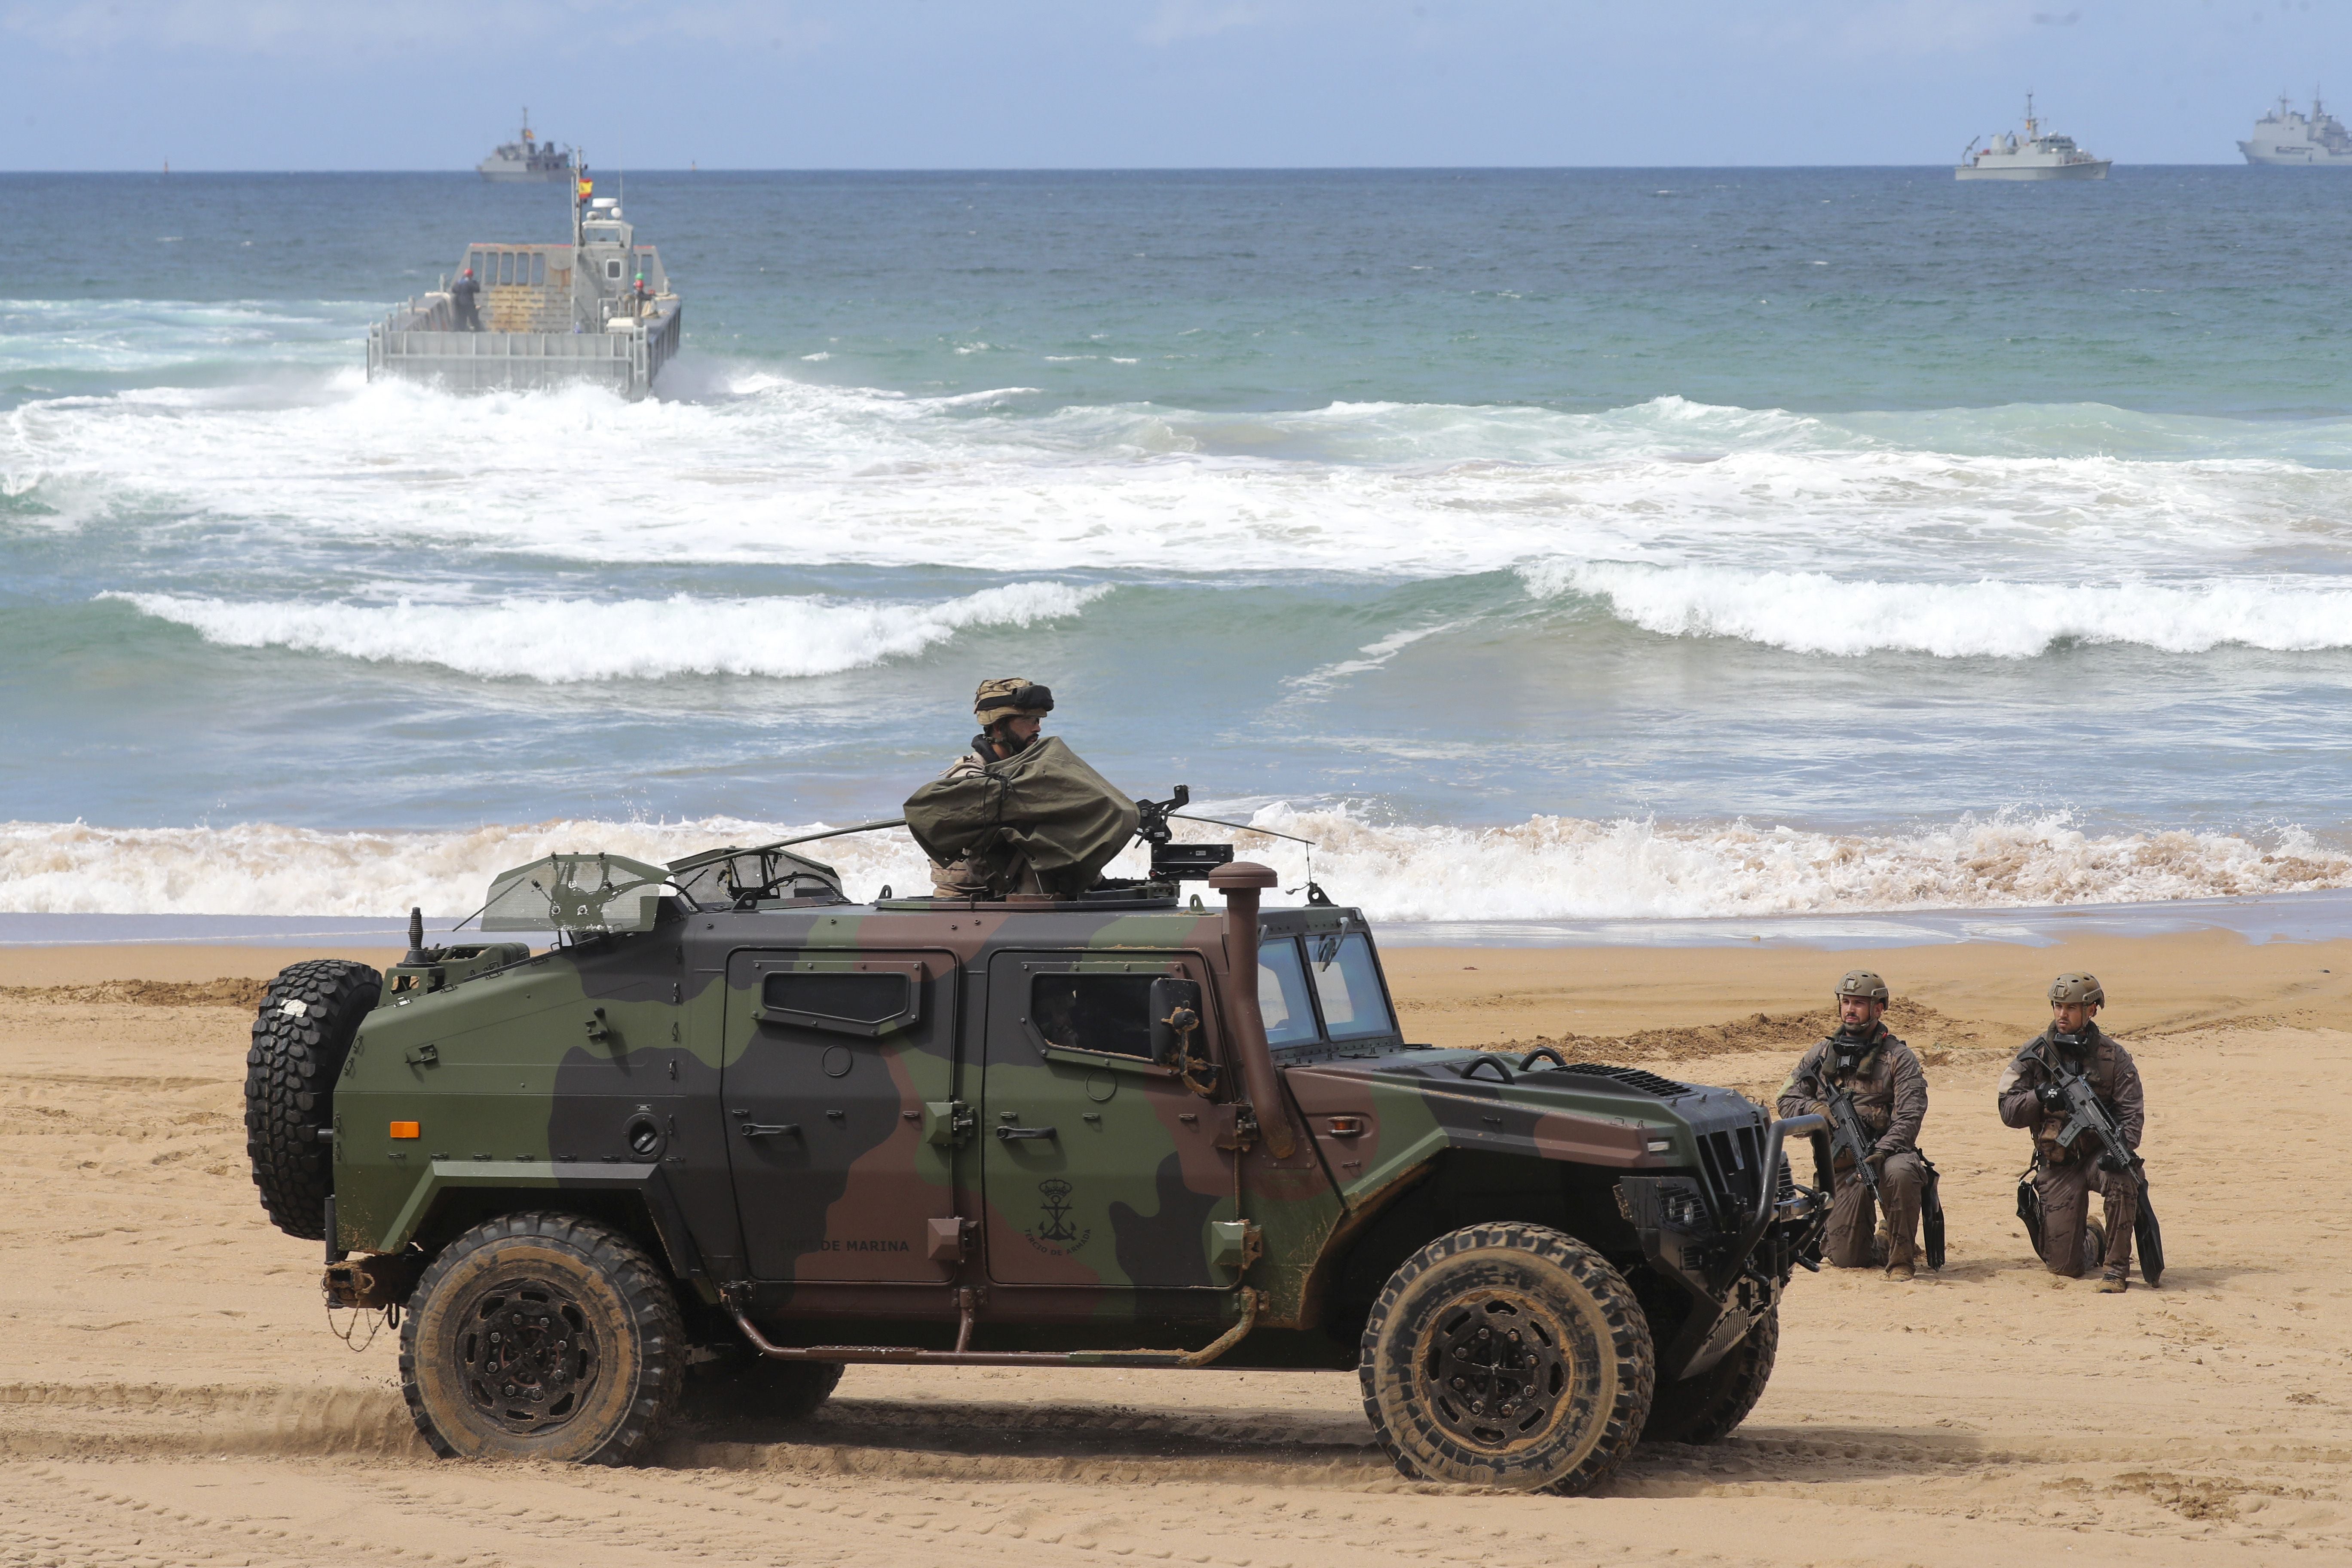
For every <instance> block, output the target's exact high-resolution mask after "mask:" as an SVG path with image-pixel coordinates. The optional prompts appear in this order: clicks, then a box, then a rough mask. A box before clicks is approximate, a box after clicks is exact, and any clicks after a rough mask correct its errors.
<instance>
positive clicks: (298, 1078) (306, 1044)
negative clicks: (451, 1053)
mask: <svg viewBox="0 0 2352 1568" xmlns="http://www.w3.org/2000/svg"><path fill="white" fill-rule="evenodd" d="M382 994H383V975H381V974H378V973H376V972H375V971H374V970H373V969H370V968H369V967H368V966H367V965H366V964H364V963H352V962H351V961H350V960H348V959H341V958H315V959H311V960H310V961H309V962H307V963H294V964H289V965H288V966H287V967H286V968H284V969H282V970H279V971H278V978H277V979H275V980H273V981H271V982H270V983H269V994H268V996H267V997H265V998H264V999H263V1001H262V1004H261V1011H260V1012H259V1014H258V1015H257V1016H256V1017H255V1018H254V1020H253V1048H252V1049H251V1050H249V1051H247V1053H246V1056H245V1152H246V1153H247V1155H248V1156H249V1157H250V1158H251V1159H252V1161H253V1184H254V1185H255V1186H256V1187H257V1188H259V1189H260V1192H261V1206H262V1207H263V1208H264V1209H267V1210H268V1212H269V1218H270V1221H271V1223H273V1224H275V1225H276V1226H278V1229H280V1230H282V1231H284V1232H285V1233H286V1234H287V1235H289V1236H299V1237H302V1238H303V1239H304V1240H306V1241H323V1240H324V1239H326V1235H327V1195H328V1194H330V1193H331V1192H333V1191H334V1170H333V1166H334V1149H333V1146H332V1145H331V1143H329V1142H326V1141H324V1140H322V1139H321V1138H320V1136H319V1134H320V1131H322V1130H324V1129H326V1128H328V1127H330V1126H331V1125H332V1124H333V1112H332V1105H333V1100H334V1094H335V1075H336V1074H338V1073H340V1072H341V1071H342V1070H343V1058H345V1057H347V1056H349V1055H350V1054H351V1049H352V1036H354V1035H356V1034H358V1033H359V1027H360V1020H361V1019H362V1018H364V1017H366V1016H368V1014H369V1013H370V1012H372V1011H373V1010H374V1007H375V1004H376V998H377V997H379V996H381V995H382Z"/></svg>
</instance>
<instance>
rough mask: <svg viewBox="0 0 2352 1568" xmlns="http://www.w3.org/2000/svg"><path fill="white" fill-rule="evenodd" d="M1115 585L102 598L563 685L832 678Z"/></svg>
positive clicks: (189, 620)
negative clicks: (619, 594) (884, 599)
mask: <svg viewBox="0 0 2352 1568" xmlns="http://www.w3.org/2000/svg"><path fill="white" fill-rule="evenodd" d="M1108 592H1109V590H1108V589H1107V588H1102V587H1074V586H1071V585H1069V584H1062V583H1043V582H1039V583H1012V584H1005V585H1004V586H1003V587H999V588H988V589H983V590H982V591H981V592H979V593H976V594H971V595H965V596H964V597H962V598H959V599H950V600H948V601H946V602H945V603H943V604H931V605H893V604H887V603H877V602H873V601H863V602H856V603H843V602H837V601H833V600H827V599H821V598H807V597H793V596H782V595H780V596H777V597H773V598H764V599H707V598H696V597H694V596H692V595H685V594H679V595H674V596H673V597H670V598H667V599H620V600H591V599H515V598H509V599H502V600H499V601H497V602H495V603H490V604H418V603H412V602H409V601H407V600H402V601H400V602H398V603H396V604H391V605H353V604H342V603H331V604H302V603H288V602H269V601H250V600H226V599H199V598H184V597H179V596H175V595H169V594H121V593H110V594H103V595H100V597H101V598H107V599H120V600H122V601H124V602H126V603H129V604H131V605H136V606H138V608H139V609H141V610H142V611H144V612H145V613H146V614H148V615H151V616H157V617H159V618H161V619H163V620H167V621H173V622H175V623H177V624H179V625H181V626H189V627H192V628H194V630H195V631H196V632H197V633H199V634H200V635H201V636H202V637H204V638H205V641H207V642H213V643H219V644H223V645H225V646H226V647H284V648H295V649H299V650H303V651H307V652H313V653H331V654H341V655H342V656H344V657H346V658H361V659H372V660H380V661H398V662H405V663H413V664H435V665H440V666H442V667H444V668H449V669H455V670H459V671H462V672H464V673H465V674H467V675H478V676H485V677H489V678H498V677H510V676H520V677H524V678H527V679H532V680H540V681H547V682H551V683H555V682H566V681H581V680H612V679H658V678H660V677H663V676H673V675H758V676H809V675H830V674H833V673H835V672H836V671H839V670H845V669H856V668H863V667H865V666H867V665H874V664H879V663H882V662H883V661H885V660H887V659H892V658H908V657H910V656H912V655H916V654H919V653H921V652H923V651H924V650H925V649H927V648H929V647H935V646H936V645H938V644H940V643H943V642H945V641H947V640H948V639H949V638H950V637H954V636H955V635H956V634H957V633H958V632H961V631H963V630H966V629H967V628H970V627H973V626H1034V625H1035V624H1036V623H1038V622H1040V621H1045V620H1054V619H1057V618H1059V617H1062V616H1073V615H1076V614H1077V613H1078V612H1079V611H1080V610H1081V609H1083V608H1084V607H1085V606H1086V605H1087V603H1088V602H1090V601H1091V600H1094V599H1096V598H1098V597H1100V596H1101V595H1104V594H1106V593H1108Z"/></svg>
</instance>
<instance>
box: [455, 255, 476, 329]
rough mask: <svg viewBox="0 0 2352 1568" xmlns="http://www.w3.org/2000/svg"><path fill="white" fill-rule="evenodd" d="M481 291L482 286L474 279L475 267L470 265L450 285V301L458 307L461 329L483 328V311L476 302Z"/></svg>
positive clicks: (459, 326) (458, 321) (459, 327)
mask: <svg viewBox="0 0 2352 1568" xmlns="http://www.w3.org/2000/svg"><path fill="white" fill-rule="evenodd" d="M481 292H482V286H481V285H480V284H479V283H477V282H475V281H474V269H473V268H470V267H468V268H466V270H465V271H464V272H462V273H460V274H459V275H458V277H457V281H456V282H455V283H452V284H450V285H449V303H450V304H451V305H453V306H455V307H456V309H457V330H458V331H461V332H478V331H481V330H482V312H481V310H480V309H479V308H478V306H477V305H476V304H475V302H474V301H475V300H476V299H477V298H478V296H479V295H480V294H481Z"/></svg>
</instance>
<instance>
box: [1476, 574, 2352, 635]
mask: <svg viewBox="0 0 2352 1568" xmlns="http://www.w3.org/2000/svg"><path fill="white" fill-rule="evenodd" d="M1520 576H1521V578H1522V579H1523V580H1524V581H1525V582H1526V584H1527V585H1528V592H1529V593H1531V594H1534V595H1538V597H1549V596H1553V595H1559V594H1563V593H1569V592H1574V593H1580V594H1586V595H1592V596H1594V597H1596V598H1600V599H1602V600H1605V601H1606V602H1607V603H1608V605H1610V607H1611V609H1612V611H1613V612H1614V613H1615V615H1616V616H1618V617H1619V618H1620V619H1622V620H1624V621H1627V622H1630V623H1631V624H1633V625H1634V626H1640V627H1642V628H1643V629H1644V630H1646V631H1653V632H1657V633H1660V634H1662V635H1664V636H1667V637H1738V638H1741V639H1743V640H1745V641H1748V642H1758V643H1766V644H1769V645H1770V646H1772V647H1784V648H1790V649H1793V650H1795V651H1797V652H1800V653H1827V654H1866V653H1875V652H1879V651H1882V650H1893V651H1904V652H1915V653H1928V654H1934V655H1936V656H1937V657H1938V658H1966V657H1969V656H1971V655H1975V656H1990V657H1992V658H2032V657H2033V656H2035V655H2037V654H2042V653H2046V652H2048V651H2049V650H2050V649H2051V648H2052V647H2054V646H2057V645H2060V644H2063V643H2068V642H2074V643H2136V644H2139V645H2141V646H2144V647H2154V648H2159V649H2162V650H2164V651H2165V652H2168V653H2204V652H2206V651H2208V650H2210V649H2212V648H2215V647H2221V646H2223V645H2225V644H2231V643H2235V644H2239V645H2242V646H2244V647H2257V648H2267V649H2271V650H2273V651H2277V652H2293V653H2304V652H2312V651H2315V650H2318V649H2323V648H2339V647H2352V584H2342V580H2341V579H2338V580H2336V581H2337V584H2341V585H2336V584H2326V583H2325V582H2324V580H2315V579H2311V578H2302V579H2294V578H2276V577H2273V578H2239V579H2235V580H2231V581H2222V582H2205V583H2199V584H2187V585H2183V584H2163V583H2125V584H2105V585H2101V584H2073V583H2049V582H2039V583H2012V582H2000V581H1996V580H1993V579H1990V578H1987V579H1983V580H1979V581H1978V582H1974V583H1889V582H1879V581H1874V580H1871V579H1862V580H1847V579H1840V578H1836V577H1832V576H1830V575H1828V574H1824V573H1820V572H1743V571H1738V570H1735V569H1732V568H1728V567H1721V566H1643V565H1634V564H1629V563H1622V562H1543V563H1536V564H1532V565H1529V566H1526V567H1522V568H1521V569H1520Z"/></svg>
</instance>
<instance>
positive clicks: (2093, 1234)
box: [2074, 1219, 2107, 1279]
mask: <svg viewBox="0 0 2352 1568" xmlns="http://www.w3.org/2000/svg"><path fill="white" fill-rule="evenodd" d="M2106 1256H2107V1227H2106V1226H2103V1225H2101V1224H2100V1223H2099V1222H2098V1221H2097V1220H2095V1219H2094V1220H2085V1221H2084V1224H2083V1266H2082V1267H2081V1268H2077V1269H2076V1270H2074V1275H2075V1278H2077V1279H2080V1278H2081V1277H2082V1276H2084V1275H2085V1274H2088V1273H2090V1272H2091V1271H2092V1270H2093V1269H2095V1268H2098V1266H2099V1264H2100V1262H2101V1261H2102V1260H2103V1259H2104V1258H2105V1257H2106Z"/></svg>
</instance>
